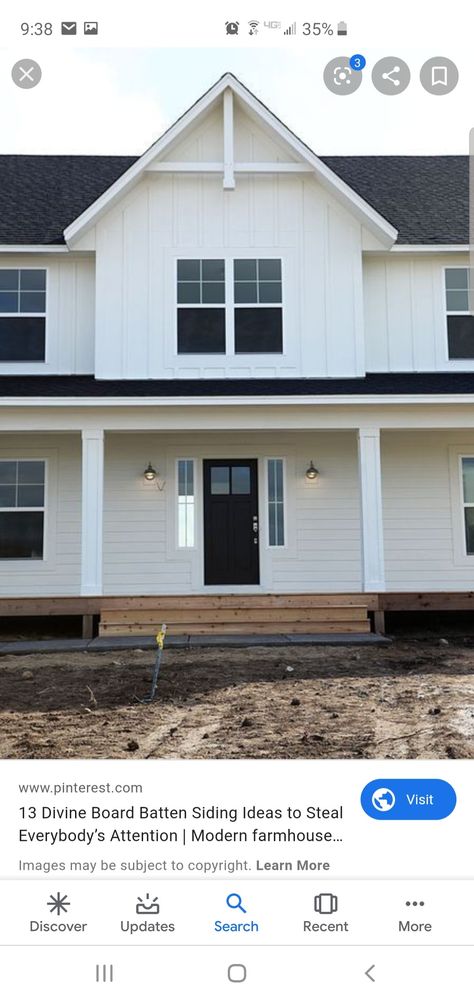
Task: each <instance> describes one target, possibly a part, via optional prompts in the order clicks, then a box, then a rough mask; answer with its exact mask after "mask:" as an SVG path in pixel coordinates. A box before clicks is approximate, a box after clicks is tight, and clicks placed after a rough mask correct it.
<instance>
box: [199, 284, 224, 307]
mask: <svg viewBox="0 0 474 1000" xmlns="http://www.w3.org/2000/svg"><path fill="white" fill-rule="evenodd" d="M202 301H203V302H225V284H224V282H223V281H204V282H203V285H202Z"/></svg>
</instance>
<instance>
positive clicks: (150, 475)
mask: <svg viewBox="0 0 474 1000" xmlns="http://www.w3.org/2000/svg"><path fill="white" fill-rule="evenodd" d="M157 475H158V473H157V471H156V469H154V468H153V466H152V464H151V462H148V465H147V467H146V469H145V471H144V473H143V477H144V479H146V480H147V482H149V483H151V482H153V480H154V479H156V477H157Z"/></svg>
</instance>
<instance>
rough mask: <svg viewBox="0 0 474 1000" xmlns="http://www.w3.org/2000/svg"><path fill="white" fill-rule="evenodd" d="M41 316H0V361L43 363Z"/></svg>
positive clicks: (43, 325) (43, 338) (42, 326)
mask: <svg viewBox="0 0 474 1000" xmlns="http://www.w3.org/2000/svg"><path fill="white" fill-rule="evenodd" d="M44 347H45V319H44V317H43V316H9V317H2V316H0V361H44Z"/></svg>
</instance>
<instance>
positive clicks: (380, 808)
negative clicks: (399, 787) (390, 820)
mask: <svg viewBox="0 0 474 1000" xmlns="http://www.w3.org/2000/svg"><path fill="white" fill-rule="evenodd" d="M395 802H396V799H395V795H394V793H393V792H392V790H391V789H390V788H377V789H376V790H375V792H373V794H372V805H373V807H374V809H377V812H389V811H390V809H393V807H394V805H395Z"/></svg>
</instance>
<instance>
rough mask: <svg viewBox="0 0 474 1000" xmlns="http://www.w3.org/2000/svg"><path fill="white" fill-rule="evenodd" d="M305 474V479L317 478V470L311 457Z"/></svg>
mask: <svg viewBox="0 0 474 1000" xmlns="http://www.w3.org/2000/svg"><path fill="white" fill-rule="evenodd" d="M305 474H306V479H310V480H313V479H317V478H318V476H319V472H318V470H317V469H315V468H314V465H313V460H312V459H311V462H310V463H309V466H308V468H307V469H306V473H305Z"/></svg>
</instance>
